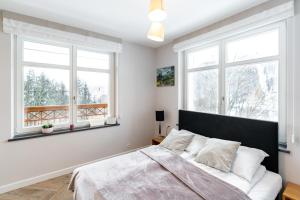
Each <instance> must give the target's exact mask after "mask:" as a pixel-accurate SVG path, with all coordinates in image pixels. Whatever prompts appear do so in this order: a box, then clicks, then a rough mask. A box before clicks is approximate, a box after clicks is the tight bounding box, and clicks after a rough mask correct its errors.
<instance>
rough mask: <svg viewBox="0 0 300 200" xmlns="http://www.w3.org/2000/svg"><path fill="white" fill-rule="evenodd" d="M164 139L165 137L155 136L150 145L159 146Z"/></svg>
mask: <svg viewBox="0 0 300 200" xmlns="http://www.w3.org/2000/svg"><path fill="white" fill-rule="evenodd" d="M165 138H166V137H165V136H157V137H155V138H153V139H152V145H158V144H160V143H161V142H162V141H163V140H164V139H165Z"/></svg>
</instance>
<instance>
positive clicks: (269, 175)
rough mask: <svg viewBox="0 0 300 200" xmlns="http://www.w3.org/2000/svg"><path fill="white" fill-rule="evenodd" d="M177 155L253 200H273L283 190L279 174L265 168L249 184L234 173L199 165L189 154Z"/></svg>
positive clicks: (180, 153)
mask: <svg viewBox="0 0 300 200" xmlns="http://www.w3.org/2000/svg"><path fill="white" fill-rule="evenodd" d="M176 153H177V154H179V155H180V156H181V157H183V158H185V159H186V160H188V161H189V162H191V163H192V164H194V165H196V166H197V167H199V168H201V169H202V170H204V171H206V172H207V173H209V174H211V175H213V176H216V177H218V178H219V179H221V180H223V181H225V182H227V183H229V184H231V185H234V186H235V187H237V188H239V189H240V190H242V191H243V192H245V193H246V194H248V196H249V197H250V198H251V199H253V200H273V199H275V198H276V196H277V194H278V193H279V191H280V190H281V187H282V178H281V176H280V175H279V174H275V173H273V172H270V171H267V170H266V168H265V167H264V166H261V167H260V168H259V170H258V171H257V172H256V174H255V175H254V177H253V179H252V181H251V182H249V181H247V180H246V179H244V178H241V177H239V176H237V175H235V174H233V173H225V172H222V171H220V170H217V169H214V168H211V167H209V166H206V165H204V164H201V163H197V162H195V161H194V160H193V158H194V157H193V156H191V155H190V154H189V153H187V152H176Z"/></svg>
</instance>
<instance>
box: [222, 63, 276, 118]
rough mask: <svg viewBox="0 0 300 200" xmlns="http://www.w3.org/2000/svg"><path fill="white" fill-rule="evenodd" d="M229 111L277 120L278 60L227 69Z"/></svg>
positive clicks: (232, 113)
mask: <svg viewBox="0 0 300 200" xmlns="http://www.w3.org/2000/svg"><path fill="white" fill-rule="evenodd" d="M226 97H227V98H226V114H228V115H233V116H240V117H247V118H254V119H263V120H272V121H277V120H278V61H274V62H268V63H258V64H252V65H245V66H237V67H230V68H227V69H226Z"/></svg>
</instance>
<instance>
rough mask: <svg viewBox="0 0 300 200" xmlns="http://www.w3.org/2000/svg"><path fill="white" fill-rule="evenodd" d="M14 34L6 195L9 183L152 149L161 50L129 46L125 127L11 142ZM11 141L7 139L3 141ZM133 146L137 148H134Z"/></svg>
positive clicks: (5, 108) (2, 103)
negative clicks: (123, 154) (122, 154)
mask: <svg viewBox="0 0 300 200" xmlns="http://www.w3.org/2000/svg"><path fill="white" fill-rule="evenodd" d="M10 45H11V40H10V36H9V35H7V34H4V33H1V32H0V91H1V97H0V121H1V124H0V136H1V142H0V191H1V187H2V189H3V188H5V185H7V184H11V183H14V182H16V181H20V180H24V179H27V178H31V177H36V176H39V175H43V174H46V173H50V172H53V171H56V170H61V169H64V168H68V167H71V166H75V165H78V164H82V163H85V162H90V161H93V160H96V159H100V158H102V157H105V156H110V155H113V154H117V153H120V152H124V151H128V150H130V149H134V148H138V147H142V146H145V145H149V144H150V143H151V138H152V136H153V134H154V123H155V119H154V110H155V102H154V96H155V85H154V83H155V69H154V67H153V66H154V64H155V63H154V60H155V52H154V50H153V49H151V48H147V47H142V46H139V45H135V44H130V43H124V44H123V53H122V54H121V55H120V64H119V79H118V80H119V113H120V117H121V120H120V123H121V125H120V126H119V127H112V128H104V129H96V130H91V131H84V132H77V133H72V134H64V135H58V136H51V137H43V138H37V139H29V140H23V141H16V142H7V141H6V140H7V139H8V138H9V135H10V133H11V127H10V124H11V117H10V115H11V110H10V106H11V92H12V90H11V89H10V86H11V78H10V76H11V69H10ZM3 139H6V140H3ZM127 144H131V146H130V147H129V148H128V147H127Z"/></svg>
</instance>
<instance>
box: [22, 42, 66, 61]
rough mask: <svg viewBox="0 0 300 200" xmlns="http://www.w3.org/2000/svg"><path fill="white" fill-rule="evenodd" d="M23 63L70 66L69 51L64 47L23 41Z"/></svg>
mask: <svg viewBox="0 0 300 200" xmlns="http://www.w3.org/2000/svg"><path fill="white" fill-rule="evenodd" d="M24 61H27V62H37V63H46V64H56V65H70V49H69V48H66V47H60V46H53V45H48V44H40V43H35V42H28V41H24Z"/></svg>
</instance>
